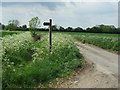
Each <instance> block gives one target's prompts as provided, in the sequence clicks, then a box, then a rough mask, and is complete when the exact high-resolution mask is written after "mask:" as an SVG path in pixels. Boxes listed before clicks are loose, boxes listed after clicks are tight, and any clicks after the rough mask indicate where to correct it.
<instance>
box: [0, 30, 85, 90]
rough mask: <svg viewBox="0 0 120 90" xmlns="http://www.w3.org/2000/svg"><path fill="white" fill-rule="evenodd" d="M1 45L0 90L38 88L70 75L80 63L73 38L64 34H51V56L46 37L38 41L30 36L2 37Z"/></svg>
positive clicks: (79, 55)
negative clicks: (0, 74)
mask: <svg viewBox="0 0 120 90" xmlns="http://www.w3.org/2000/svg"><path fill="white" fill-rule="evenodd" d="M39 34H40V33H39ZM68 38H69V39H68ZM2 45H3V49H2V52H1V55H2V56H3V57H2V67H3V73H2V83H3V88H13V87H14V88H18V87H38V86H39V87H40V86H41V85H44V84H46V83H48V82H49V81H51V80H54V79H55V78H60V77H65V76H66V75H69V74H71V72H72V71H73V70H74V69H75V68H76V67H80V66H81V65H82V62H83V57H82V55H81V54H80V53H79V50H78V49H77V47H76V46H75V44H74V42H73V38H72V37H71V36H70V35H66V34H59V33H54V34H53V44H52V52H51V53H50V52H49V44H48V34H47V33H42V36H41V39H40V40H38V41H35V40H34V39H33V38H32V36H31V33H30V32H22V33H19V34H12V35H11V34H10V35H6V36H4V37H3V38H2Z"/></svg>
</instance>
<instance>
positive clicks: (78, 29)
mask: <svg viewBox="0 0 120 90" xmlns="http://www.w3.org/2000/svg"><path fill="white" fill-rule="evenodd" d="M74 31H76V32H78V31H79V32H82V31H83V29H82V28H80V27H77V28H75V29H74Z"/></svg>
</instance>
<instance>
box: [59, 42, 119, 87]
mask: <svg viewBox="0 0 120 90" xmlns="http://www.w3.org/2000/svg"><path fill="white" fill-rule="evenodd" d="M75 44H76V45H77V47H78V48H79V49H80V53H82V54H83V56H84V57H85V60H86V62H87V65H85V66H84V67H85V68H84V69H83V70H82V71H81V70H78V72H79V73H77V74H76V75H74V76H72V77H71V78H70V79H68V80H66V81H64V82H62V83H61V85H60V86H58V87H59V88H117V87H118V55H117V54H115V53H111V52H108V51H106V50H104V49H101V48H98V47H96V46H93V45H89V44H83V43H80V42H75Z"/></svg>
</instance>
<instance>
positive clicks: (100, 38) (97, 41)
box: [67, 32, 119, 51]
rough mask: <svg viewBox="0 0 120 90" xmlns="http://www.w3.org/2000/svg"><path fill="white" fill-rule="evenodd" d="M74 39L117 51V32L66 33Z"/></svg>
mask: <svg viewBox="0 0 120 90" xmlns="http://www.w3.org/2000/svg"><path fill="white" fill-rule="evenodd" d="M67 34H70V35H71V36H72V37H74V39H75V40H78V41H81V42H83V43H89V44H93V45H96V46H98V47H101V48H103V49H108V50H112V51H119V42H118V36H119V34H101V33H73V32H72V33H71V32H69V33H67Z"/></svg>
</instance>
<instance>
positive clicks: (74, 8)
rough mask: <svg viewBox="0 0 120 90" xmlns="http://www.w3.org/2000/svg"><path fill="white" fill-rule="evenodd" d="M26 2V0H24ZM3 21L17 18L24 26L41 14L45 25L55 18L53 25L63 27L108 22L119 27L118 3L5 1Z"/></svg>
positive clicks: (86, 25) (1, 15)
mask: <svg viewBox="0 0 120 90" xmlns="http://www.w3.org/2000/svg"><path fill="white" fill-rule="evenodd" d="M24 1H25V0H24ZM0 7H1V8H0V11H1V12H2V14H0V17H2V18H0V22H2V23H3V24H8V21H9V20H12V19H17V20H19V21H20V25H24V24H27V25H28V21H29V20H30V19H31V18H33V17H35V16H38V17H39V18H40V21H41V26H42V27H43V22H44V21H49V19H52V20H53V24H56V25H58V26H63V27H82V28H87V27H92V26H95V25H100V24H105V25H114V26H116V27H118V2H116V1H115V0H114V1H111V2H110V1H109V2H108V1H106V2H103V1H102V2H97V1H96V0H93V1H91V2H90V1H89V2H88V0H87V1H84V0H83V1H80V2H77V1H75V2H73V1H70V0H68V1H66V2H63V1H62V2H50V1H49V2H47V1H46V2H38V0H34V2H33V0H30V2H23V1H22V0H21V2H15V0H11V2H10V0H9V2H8V0H4V1H2V3H0Z"/></svg>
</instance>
